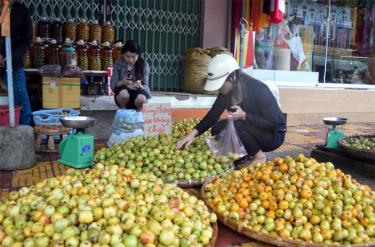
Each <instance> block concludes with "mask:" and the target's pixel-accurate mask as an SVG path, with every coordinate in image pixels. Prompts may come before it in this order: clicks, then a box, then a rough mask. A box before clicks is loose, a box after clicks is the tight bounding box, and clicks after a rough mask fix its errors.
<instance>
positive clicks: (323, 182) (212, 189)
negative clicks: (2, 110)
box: [205, 154, 375, 244]
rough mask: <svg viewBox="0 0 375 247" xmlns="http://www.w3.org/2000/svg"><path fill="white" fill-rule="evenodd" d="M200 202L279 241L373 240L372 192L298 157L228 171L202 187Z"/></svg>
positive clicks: (329, 167) (324, 165)
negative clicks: (203, 196) (276, 237)
mask: <svg viewBox="0 0 375 247" xmlns="http://www.w3.org/2000/svg"><path fill="white" fill-rule="evenodd" d="M205 199H206V200H207V201H208V202H209V203H210V204H211V205H212V207H214V210H215V212H216V213H218V214H219V215H221V216H222V217H229V218H231V219H232V220H234V221H236V222H238V224H241V225H244V226H247V227H249V228H251V229H253V230H255V231H259V232H262V233H265V234H271V235H277V236H280V237H282V238H285V239H293V240H300V241H304V242H313V243H324V244H332V243H342V244H363V243H368V242H374V241H375V192H374V191H372V190H371V188H370V187H368V186H366V185H361V184H359V183H358V182H357V181H356V180H354V179H352V178H351V177H350V176H349V175H346V174H344V173H343V172H342V171H340V170H339V169H335V168H334V165H333V164H332V163H330V162H327V163H319V162H317V161H316V160H315V159H313V158H308V157H305V156H304V155H302V154H300V155H298V156H297V157H296V158H295V159H293V158H292V157H290V156H287V157H285V158H280V157H278V158H275V159H274V160H273V161H269V162H266V163H256V164H252V165H250V166H248V167H245V168H243V169H242V170H240V171H233V172H232V173H230V174H229V175H228V176H226V177H223V178H219V179H217V180H215V181H214V182H212V183H210V184H207V185H206V186H205Z"/></svg>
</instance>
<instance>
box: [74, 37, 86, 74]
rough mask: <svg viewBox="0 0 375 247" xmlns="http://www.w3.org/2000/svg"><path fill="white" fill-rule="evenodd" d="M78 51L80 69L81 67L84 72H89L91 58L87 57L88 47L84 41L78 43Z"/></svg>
mask: <svg viewBox="0 0 375 247" xmlns="http://www.w3.org/2000/svg"><path fill="white" fill-rule="evenodd" d="M76 50H77V60H78V67H80V68H81V69H82V70H88V69H89V57H88V55H87V45H86V44H85V42H84V41H83V40H82V39H81V40H79V41H78V42H77V46H76Z"/></svg>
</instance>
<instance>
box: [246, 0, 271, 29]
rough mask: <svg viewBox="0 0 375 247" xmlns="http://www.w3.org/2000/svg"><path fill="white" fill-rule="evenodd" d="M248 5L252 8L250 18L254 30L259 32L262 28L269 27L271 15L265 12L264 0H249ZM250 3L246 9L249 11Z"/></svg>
mask: <svg viewBox="0 0 375 247" xmlns="http://www.w3.org/2000/svg"><path fill="white" fill-rule="evenodd" d="M247 2H248V1H246V4H247ZM248 5H249V9H250V12H249V19H248V20H250V22H251V23H252V24H253V30H254V31H255V32H258V31H259V30H260V29H262V28H264V27H267V26H268V23H269V16H268V15H267V14H265V13H264V12H263V6H264V0H259V1H251V4H250V1H249V3H248ZM248 5H246V11H248V8H247V6H248ZM247 13H248V12H247Z"/></svg>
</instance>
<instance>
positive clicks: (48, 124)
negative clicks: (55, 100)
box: [32, 108, 80, 141]
mask: <svg viewBox="0 0 375 247" xmlns="http://www.w3.org/2000/svg"><path fill="white" fill-rule="evenodd" d="M79 114H80V112H79V111H78V110H74V109H73V108H57V109H47V110H40V111H35V112H33V113H32V115H33V119H34V123H35V127H36V128H35V129H34V133H35V134H36V135H38V134H37V133H36V132H35V130H38V131H37V132H38V133H39V132H42V133H50V134H51V133H53V132H56V133H57V132H62V131H63V130H65V128H64V127H63V126H62V125H61V122H60V118H61V117H66V116H78V115H79ZM69 131H70V130H69ZM69 131H68V133H69ZM47 138H48V136H47V135H41V136H40V138H39V137H36V139H40V140H42V141H43V140H44V141H45V140H46V139H47ZM53 139H54V140H55V141H61V135H53Z"/></svg>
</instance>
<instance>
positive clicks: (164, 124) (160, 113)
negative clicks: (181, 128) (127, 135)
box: [143, 103, 172, 136]
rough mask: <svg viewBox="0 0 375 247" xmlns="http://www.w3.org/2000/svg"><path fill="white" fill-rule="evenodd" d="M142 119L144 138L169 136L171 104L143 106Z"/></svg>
mask: <svg viewBox="0 0 375 247" xmlns="http://www.w3.org/2000/svg"><path fill="white" fill-rule="evenodd" d="M143 118H144V121H145V122H144V132H145V136H153V135H157V134H159V133H165V134H167V135H170V134H171V125H172V118H171V104H167V103H165V104H145V105H144V107H143Z"/></svg>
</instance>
